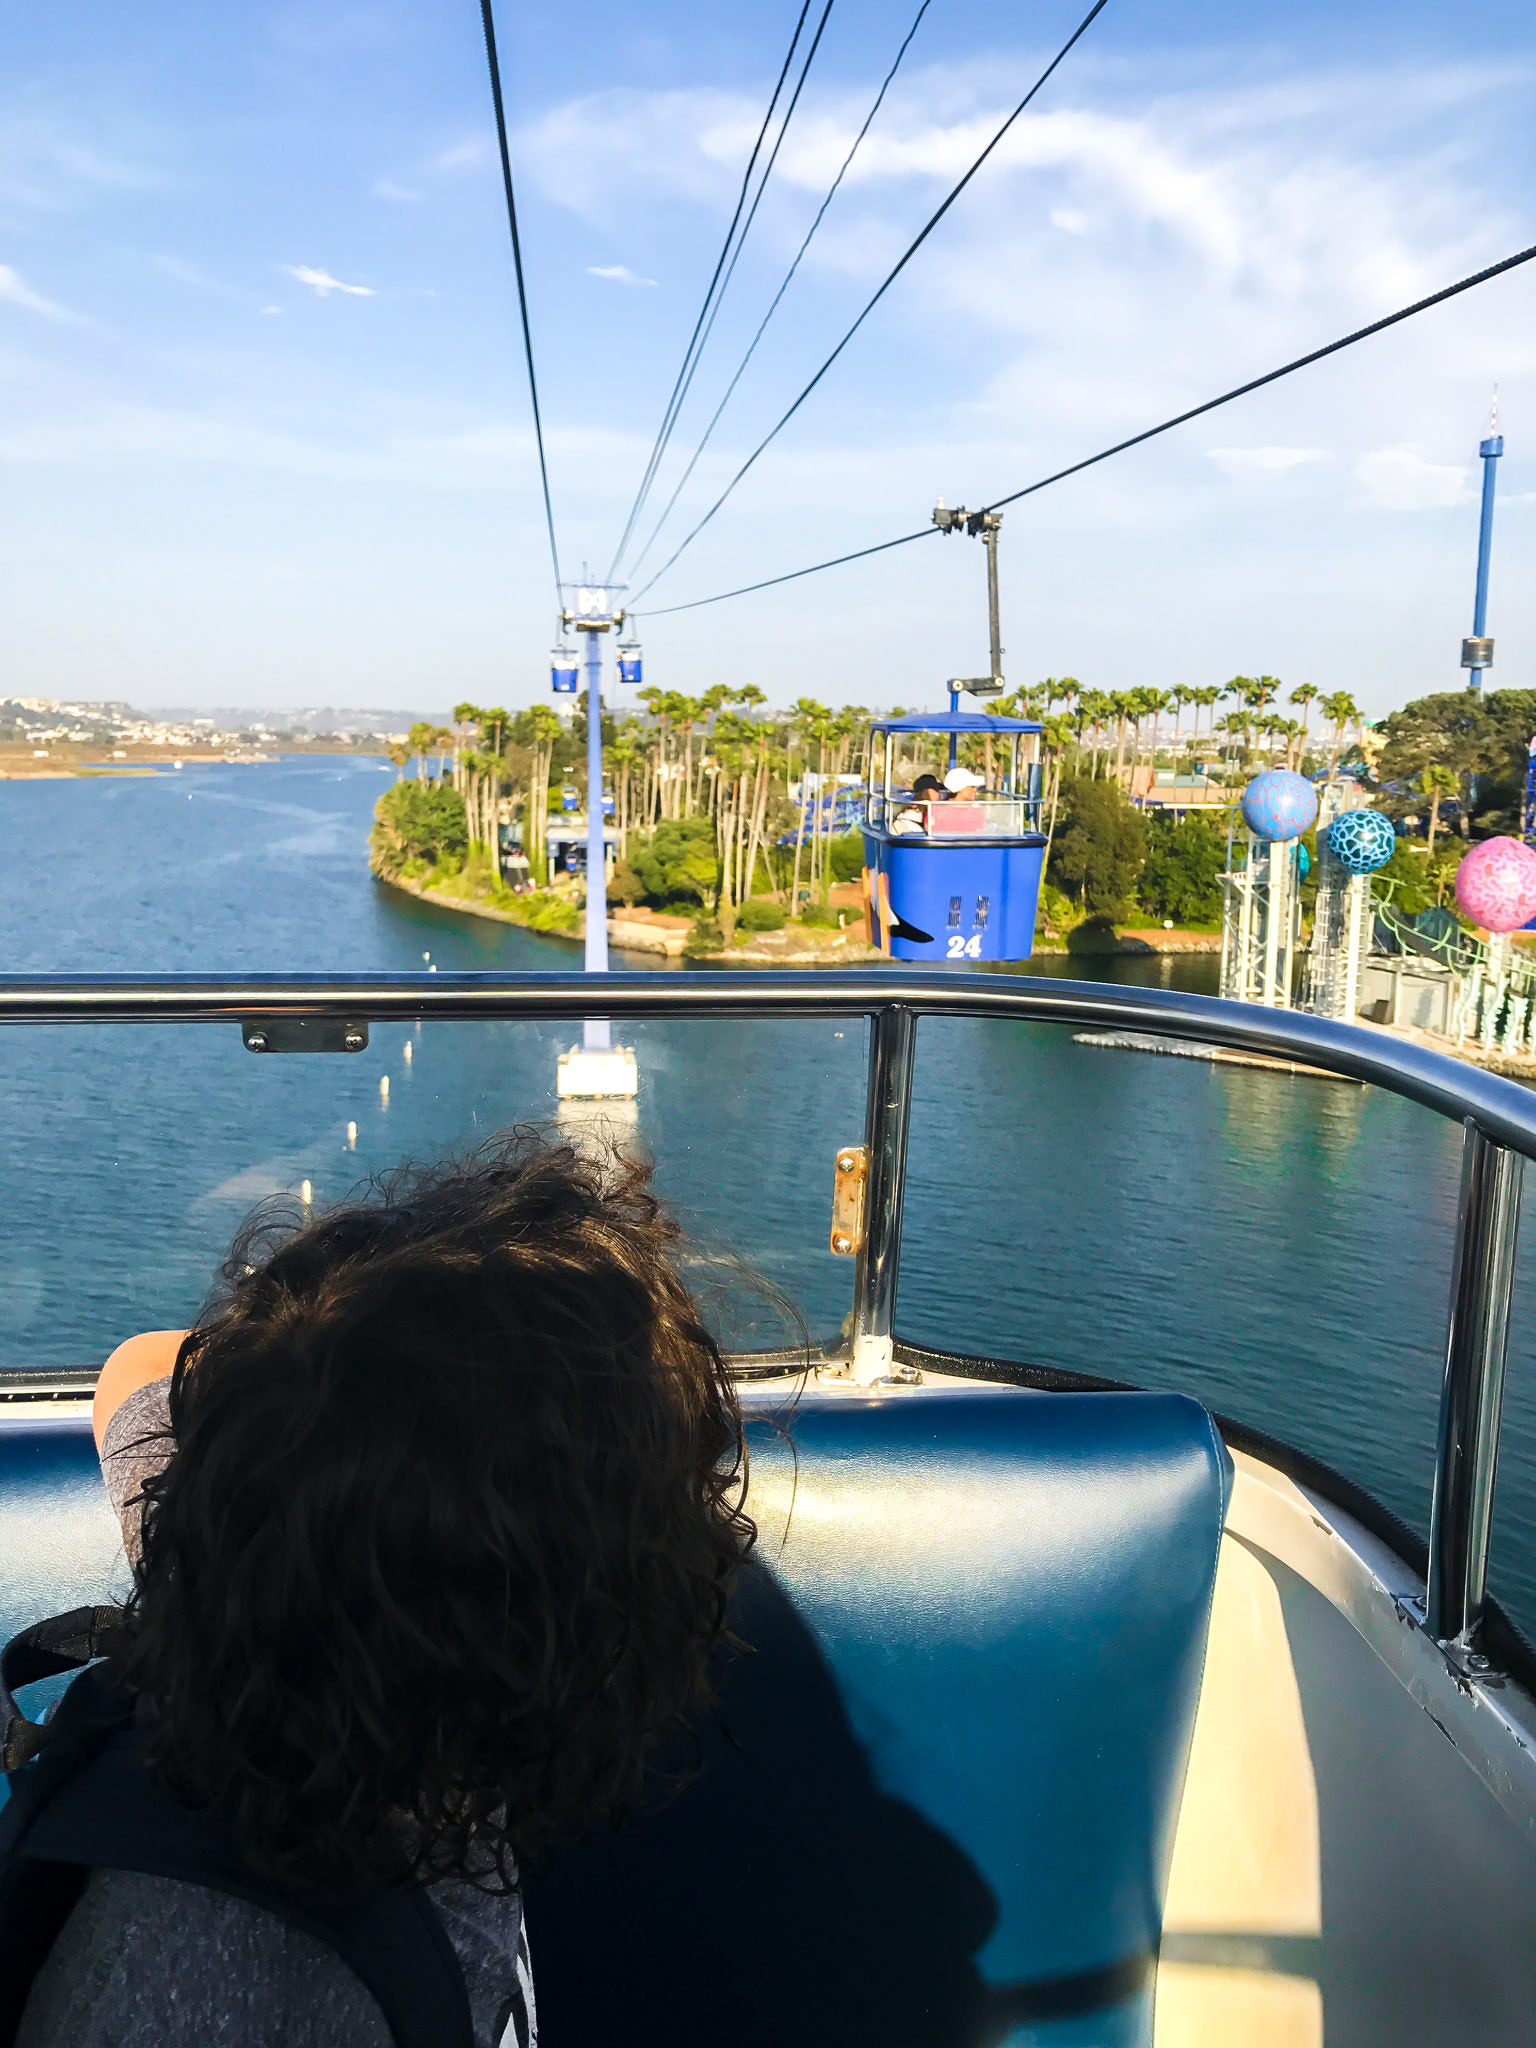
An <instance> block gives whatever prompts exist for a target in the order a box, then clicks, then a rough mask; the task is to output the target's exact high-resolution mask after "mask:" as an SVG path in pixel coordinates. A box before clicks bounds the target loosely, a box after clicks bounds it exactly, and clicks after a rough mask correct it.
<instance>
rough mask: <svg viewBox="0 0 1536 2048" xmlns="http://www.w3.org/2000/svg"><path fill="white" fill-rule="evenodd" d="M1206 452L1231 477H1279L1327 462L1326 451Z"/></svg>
mask: <svg viewBox="0 0 1536 2048" xmlns="http://www.w3.org/2000/svg"><path fill="white" fill-rule="evenodd" d="M1205 452H1206V454H1207V455H1208V456H1209V457H1210V459H1211V461H1212V462H1214V463H1215V465H1216V467H1217V468H1218V469H1222V470H1225V471H1226V473H1227V475H1228V476H1231V477H1246V476H1279V475H1283V474H1284V473H1285V472H1286V471H1287V470H1292V469H1302V468H1304V467H1305V466H1306V465H1307V464H1308V463H1313V462H1326V461H1327V459H1328V450H1327V449H1326V448H1207V449H1206V451H1205Z"/></svg>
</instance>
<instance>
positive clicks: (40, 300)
mask: <svg viewBox="0 0 1536 2048" xmlns="http://www.w3.org/2000/svg"><path fill="white" fill-rule="evenodd" d="M0 299H3V300H4V301H5V303H6V304H7V305H8V306H21V307H23V308H24V309H25V310H26V311H27V312H28V313H40V314H41V315H42V317H43V318H44V319H45V320H59V321H64V322H67V323H68V324H69V325H70V326H79V325H80V324H81V321H80V316H79V314H78V313H71V312H70V310H69V308H68V307H67V306H61V305H60V304H59V303H58V301H57V300H55V299H49V298H45V297H44V296H43V294H42V293H41V292H35V291H33V289H32V287H31V286H30V285H29V284H28V283H27V282H26V280H25V279H24V278H23V277H22V275H21V273H20V271H19V270H13V269H12V267H11V266H10V264H9V263H0Z"/></svg>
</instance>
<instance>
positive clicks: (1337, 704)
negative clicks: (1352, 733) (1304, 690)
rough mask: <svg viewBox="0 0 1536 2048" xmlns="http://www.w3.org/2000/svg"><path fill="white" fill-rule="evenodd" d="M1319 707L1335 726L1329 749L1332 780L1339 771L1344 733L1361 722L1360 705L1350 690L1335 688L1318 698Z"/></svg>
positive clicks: (1330, 777) (1330, 778)
mask: <svg viewBox="0 0 1536 2048" xmlns="http://www.w3.org/2000/svg"><path fill="white" fill-rule="evenodd" d="M1317 708H1318V710H1319V711H1321V712H1322V714H1323V716H1324V718H1326V719H1327V720H1328V722H1329V723H1330V724H1331V725H1332V727H1333V739H1332V741H1331V743H1330V745H1329V750H1328V776H1329V780H1330V781H1331V780H1332V779H1333V777H1334V776H1335V775H1337V774H1338V772H1339V756H1340V755H1341V754H1342V753H1343V751H1344V735H1345V733H1346V732H1347V731H1348V730H1349V728H1350V727H1351V726H1352V725H1358V724H1359V722H1360V707H1359V705H1358V704H1357V703H1356V702H1355V700H1354V698H1353V697H1351V695H1350V694H1349V692H1348V690H1333V691H1331V692H1330V693H1329V695H1328V696H1326V697H1320V698H1319V699H1318V706H1317Z"/></svg>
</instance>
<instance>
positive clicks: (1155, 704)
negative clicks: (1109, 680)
mask: <svg viewBox="0 0 1536 2048" xmlns="http://www.w3.org/2000/svg"><path fill="white" fill-rule="evenodd" d="M1141 697H1142V703H1143V704H1144V705H1145V707H1146V715H1147V716H1148V717H1149V718H1150V719H1151V720H1152V748H1151V752H1150V753H1149V754H1148V756H1147V759H1148V762H1149V764H1150V766H1151V769H1152V772H1153V774H1154V775H1155V774H1156V773H1157V726H1158V720H1159V719H1160V718H1161V717H1162V715H1163V713H1164V712H1165V711H1170V710H1172V708H1173V698H1172V696H1171V695H1170V693H1169V692H1168V691H1167V690H1143V691H1142V693H1141Z"/></svg>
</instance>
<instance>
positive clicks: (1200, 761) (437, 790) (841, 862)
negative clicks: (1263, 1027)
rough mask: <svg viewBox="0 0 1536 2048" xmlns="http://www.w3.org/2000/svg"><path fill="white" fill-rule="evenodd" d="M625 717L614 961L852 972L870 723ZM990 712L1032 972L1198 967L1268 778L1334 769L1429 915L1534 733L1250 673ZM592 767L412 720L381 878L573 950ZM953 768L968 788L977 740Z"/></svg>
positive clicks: (377, 858)
mask: <svg viewBox="0 0 1536 2048" xmlns="http://www.w3.org/2000/svg"><path fill="white" fill-rule="evenodd" d="M640 697H641V708H640V709H639V710H638V711H637V712H634V713H631V714H628V715H625V716H622V717H619V718H612V717H610V716H609V715H608V714H606V713H605V715H604V719H603V772H604V782H605V794H606V795H608V796H609V797H611V800H612V812H611V823H612V827H613V831H614V837H615V842H616V844H615V853H616V859H615V860H614V862H613V867H612V873H611V875H610V878H609V881H608V889H607V896H608V903H609V906H610V910H611V913H612V915H613V917H614V919H615V931H616V935H617V936H618V939H619V943H621V944H622V943H624V937H623V933H624V932H625V931H626V930H628V931H629V932H630V933H631V935H632V936H633V934H634V933H636V932H639V931H641V930H642V929H643V928H650V929H652V930H654V931H655V932H656V933H657V934H658V935H660V936H658V938H657V939H656V942H655V944H654V945H652V947H651V949H652V950H665V951H673V952H675V951H677V950H686V951H687V952H688V953H689V954H690V955H693V956H695V957H699V956H707V955H732V954H735V955H740V956H742V957H744V958H748V959H752V958H761V959H765V960H771V959H778V960H784V961H798V960H804V959H807V958H814V959H821V958H826V959H829V960H835V961H838V962H844V961H847V960H848V959H849V958H850V957H851V958H866V957H870V955H869V953H868V949H867V948H866V945H865V940H864V931H863V911H862V904H861V898H860V892H859V887H858V881H859V875H860V871H861V869H862V866H863V846H862V839H861V836H860V834H859V832H858V829H857V826H856V824H851V823H850V807H849V804H848V801H847V798H848V796H849V794H850V793H851V792H853V791H854V790H855V789H856V787H857V784H858V782H860V781H861V780H862V776H863V771H864V766H865V747H866V744H867V731H868V724H869V720H870V717H871V713H870V712H869V711H868V710H867V709H866V708H865V707H864V706H862V705H845V706H843V707H842V708H841V709H833V708H832V707H830V706H828V705H825V704H822V703H819V702H817V701H816V700H815V699H813V698H809V697H801V698H799V699H798V700H797V701H796V702H795V703H794V704H793V705H791V706H790V707H789V708H788V709H786V710H772V709H770V708H769V707H768V706H767V704H766V701H765V699H764V696H763V693H762V692H761V691H760V690H757V689H756V688H754V687H752V686H750V685H749V686H747V687H745V688H743V689H740V690H732V689H729V688H727V687H726V686H724V685H716V686H715V687H714V688H712V689H710V690H707V691H705V692H704V693H703V695H702V696H699V697H686V696H683V695H681V694H679V693H677V692H675V691H663V690H660V689H655V688H652V689H648V690H645V691H642V692H641V693H640ZM1223 706H1225V707H1227V708H1225V709H1224V710H1223V711H1222V712H1221V715H1219V716H1218V707H1223ZM996 709H997V710H998V711H1000V712H1001V713H1003V714H1004V715H1006V716H1012V717H1026V718H1036V719H1038V720H1039V721H1040V722H1041V724H1042V727H1043V734H1042V740H1043V759H1044V765H1045V781H1044V807H1043V829H1044V830H1045V832H1046V835H1047V840H1048V853H1047V864H1046V879H1045V884H1044V886H1043V888H1042V891H1041V905H1040V924H1039V935H1038V940H1037V950H1042V951H1050V950H1061V949H1066V950H1071V951H1087V952H1091V951H1094V950H1111V949H1114V948H1117V947H1123V946H1126V945H1129V946H1130V948H1131V949H1132V950H1141V949H1143V948H1144V947H1145V946H1146V945H1149V944H1162V943H1169V936H1168V934H1169V928H1170V927H1171V928H1172V932H1173V935H1174V937H1173V940H1172V942H1173V943H1175V944H1188V945H1198V944H1201V943H1209V944H1210V945H1212V946H1214V944H1215V934H1216V933H1217V932H1218V930H1219V921H1220V915H1221V883H1220V877H1221V874H1222V872H1223V870H1224V868H1225V866H1226V864H1227V860H1228V856H1229V833H1230V831H1231V829H1232V819H1233V807H1234V805H1235V802H1236V799H1237V795H1238V793H1239V791H1240V789H1241V787H1242V785H1243V783H1244V782H1245V781H1246V779H1247V778H1248V777H1249V776H1250V775H1251V774H1252V773H1254V772H1255V771H1256V770H1257V769H1259V768H1263V767H1270V766H1287V767H1293V768H1298V769H1301V770H1302V771H1303V772H1306V773H1311V774H1323V773H1336V772H1338V771H1339V769H1340V767H1341V765H1343V766H1344V767H1346V768H1348V770H1349V771H1350V772H1352V773H1353V774H1355V775H1356V776H1357V777H1359V778H1360V780H1361V781H1362V783H1363V785H1364V788H1365V790H1366V792H1367V796H1368V800H1369V801H1370V802H1372V803H1373V804H1374V805H1375V806H1376V808H1378V809H1380V810H1382V811H1384V812H1386V813H1387V815H1389V816H1391V817H1392V818H1393V820H1394V822H1395V823H1396V825H1397V827H1398V830H1399V833H1400V834H1401V835H1402V836H1401V837H1400V839H1399V842H1398V846H1397V850H1396V851H1395V853H1394V855H1393V858H1392V861H1391V862H1390V863H1389V864H1388V866H1387V868H1386V870H1385V871H1384V873H1383V880H1384V882H1387V883H1390V884H1391V885H1392V887H1393V889H1394V893H1395V895H1396V897H1397V900H1398V901H1399V903H1400V905H1401V907H1402V908H1403V909H1405V910H1406V911H1408V912H1410V913H1412V912H1414V911H1416V910H1421V909H1424V908H1427V907H1428V906H1429V905H1431V904H1445V903H1447V902H1448V900H1449V897H1450V889H1451V884H1452V881H1453V879H1454V875H1455V870H1456V865H1457V862H1458V860H1459V859H1460V857H1461V854H1462V853H1464V852H1465V850H1466V842H1467V840H1468V838H1471V837H1483V836H1485V835H1487V834H1489V833H1492V832H1511V831H1512V832H1514V833H1516V834H1518V833H1519V831H1520V829H1521V822H1522V805H1523V798H1524V789H1525V773H1526V762H1527V751H1528V746H1529V742H1530V740H1531V737H1532V734H1533V732H1536V692H1533V691H1527V690H1496V691H1490V692H1488V693H1487V694H1486V695H1484V694H1482V693H1480V692H1478V691H1476V690H1474V689H1466V690H1458V691H1448V692H1445V693H1443V694H1440V695H1435V696H1429V697H1422V698H1418V699H1415V700H1414V701H1412V702H1410V703H1408V704H1405V705H1404V706H1403V707H1402V708H1401V709H1400V710H1397V711H1394V712H1392V713H1390V714H1389V715H1388V716H1387V717H1386V718H1384V719H1381V720H1379V721H1377V722H1376V724H1375V725H1374V726H1372V725H1367V724H1366V723H1365V721H1364V720H1363V719H1362V718H1361V715H1360V712H1359V710H1358V707H1357V706H1356V704H1355V702H1354V699H1353V698H1352V697H1351V696H1350V695H1349V694H1348V693H1347V692H1344V691H1333V692H1321V691H1319V690H1318V689H1316V688H1315V687H1314V686H1313V685H1311V684H1308V683H1302V684H1299V685H1297V686H1296V687H1294V688H1292V689H1290V690H1289V691H1286V690H1285V689H1284V688H1283V686H1282V685H1281V683H1280V682H1279V681H1278V680H1277V679H1276V678H1275V677H1273V676H1268V675H1263V676H1256V677H1250V676H1235V677H1233V678H1232V679H1231V680H1230V681H1229V682H1228V683H1226V684H1225V685H1220V686H1218V685H1214V684H1212V685H1202V686H1200V687H1195V688H1190V689H1177V690H1167V691H1163V690H1154V689H1137V690H1127V691H1116V692H1104V691H1097V690H1094V689H1091V688H1089V687H1087V686H1085V685H1083V684H1081V683H1079V682H1078V681H1077V680H1076V679H1075V678H1073V677H1071V676H1066V677H1060V678H1047V679H1046V680H1044V681H1043V682H1041V683H1039V684H1036V685H1034V686H1033V687H1032V688H1027V689H1021V690H1018V691H1016V692H1015V693H1014V694H1013V695H1012V696H1010V697H1006V698H1003V699H1000V700H998V701H997V703H996ZM937 744H939V743H938V742H936V741H935V740H933V738H932V737H931V736H925V735H921V734H914V735H912V736H911V739H910V742H909V746H910V748H911V749H912V751H911V753H910V757H909V758H904V759H903V760H902V762H901V764H900V767H901V772H902V773H903V774H904V775H905V776H906V777H907V778H908V779H910V777H912V776H914V775H916V774H917V773H919V772H921V771H922V770H923V769H931V768H937V769H939V770H940V771H942V768H943V765H944V764H943V762H942V761H940V760H934V759H929V758H927V756H926V755H925V754H924V753H923V752H922V749H923V748H924V747H925V746H926V747H928V748H929V749H930V750H931V749H933V748H934V747H936V746H937ZM586 747H587V735H586V716H585V711H584V709H583V708H582V707H580V706H579V705H578V706H577V707H576V709H575V712H574V716H573V717H571V718H570V719H568V720H562V719H561V718H560V717H558V716H557V715H556V713H555V712H554V710H553V709H551V708H550V707H548V706H546V705H535V706H534V707H533V708H532V709H529V710H523V711H507V710H505V709H501V708H490V709H486V708H484V707H481V706H477V705H473V704H469V703H462V704H459V705H457V706H456V707H455V709H454V712H453V716H452V721H451V723H448V724H435V723H432V722H429V721H421V722H418V723H417V724H416V725H414V726H413V727H412V729H411V731H410V734H409V737H408V738H407V739H406V740H404V741H402V742H399V743H397V744H396V745H394V746H393V747H392V748H391V750H390V751H391V758H392V759H393V760H394V762H395V766H396V769H397V771H398V779H397V780H396V782H395V783H394V784H393V786H392V787H391V788H389V789H388V790H386V791H385V793H384V795H383V796H382V797H381V798H380V800H379V804H378V807H377V812H376V819H375V824H374V829H373V834H372V843H371V860H372V864H373V868H374V871H375V873H376V874H377V875H378V876H379V877H380V878H381V880H383V881H385V882H388V883H392V884H396V885H398V886H402V887H405V888H408V889H411V890H412V891H413V892H414V893H417V894H419V895H422V896H423V897H425V898H427V899H428V900H435V901H438V902H441V903H443V904H444V905H445V906H449V907H452V908H454V909H460V910H464V909H468V910H472V911H477V912H479V913H480V914H482V915H493V916H499V917H502V918H505V919H507V920H508V921H510V922H513V923H516V924H519V925H523V926H525V927H527V928H529V929H531V930H534V931H543V932H550V933H564V934H568V935H570V936H572V937H575V936H577V935H579V932H580V930H581V924H582V915H583V908H584V881H583V879H582V877H580V876H579V875H577V874H572V873H564V872H560V871H559V870H558V869H556V868H555V867H554V864H553V862H552V860H551V857H550V839H551V833H552V831H553V830H555V829H557V824H555V823H552V821H558V820H559V819H560V818H561V817H562V816H563V815H564V813H563V811H562V804H563V803H564V802H565V801H568V800H571V799H574V801H575V802H576V803H577V805H578V806H579V807H580V809H582V810H583V811H584V810H585V806H586V801H587V792H586V788H585V780H586ZM964 747H965V753H964V755H963V758H965V759H966V760H967V763H968V765H972V766H974V767H976V768H978V769H979V770H981V771H983V772H985V770H986V768H987V766H988V765H989V764H988V763H987V762H986V760H985V754H986V751H987V748H986V742H985V741H984V740H983V739H981V738H976V739H968V740H967V741H966V742H965V743H964ZM1195 784H1198V786H1199V787H1198V798H1197V795H1196V794H1195V793H1192V785H1195ZM562 792H566V793H568V795H566V796H563V795H562ZM840 797H841V799H842V800H841V801H840V800H839V799H840ZM1311 851H1312V852H1313V853H1314V854H1315V847H1313V848H1312V849H1311ZM509 852H510V859H509V857H508V856H509ZM1138 934H1140V935H1141V936H1139V937H1138ZM645 943H649V942H648V941H647V942H645Z"/></svg>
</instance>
